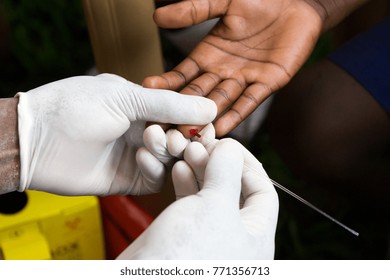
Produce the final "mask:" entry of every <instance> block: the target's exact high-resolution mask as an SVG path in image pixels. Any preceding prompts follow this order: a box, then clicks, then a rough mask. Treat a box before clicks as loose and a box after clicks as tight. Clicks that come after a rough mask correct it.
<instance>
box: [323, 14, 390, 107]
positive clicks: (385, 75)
mask: <svg viewBox="0 0 390 280" xmlns="http://www.w3.org/2000/svg"><path fill="white" fill-rule="evenodd" d="M328 58H329V59H330V60H331V61H333V62H334V63H336V64H337V65H339V66H340V67H341V68H343V69H344V70H345V71H347V72H348V73H349V74H350V75H351V76H353V77H354V78H355V79H356V80H357V81H358V82H359V83H360V84H361V85H362V86H363V87H365V88H366V89H367V90H368V91H369V92H370V94H371V95H372V96H373V97H374V98H375V99H376V100H377V101H378V102H379V103H380V105H381V106H382V107H383V108H384V109H385V110H386V111H387V112H390V18H387V19H386V20H384V21H383V22H381V23H380V24H378V25H376V26H375V27H373V28H372V29H371V30H369V31H368V32H366V33H362V34H360V35H359V36H357V37H355V38H354V39H352V40H351V41H349V42H348V43H346V44H345V45H343V46H341V47H340V48H339V49H337V50H336V51H334V52H332V53H331V54H330V55H329V56H328Z"/></svg>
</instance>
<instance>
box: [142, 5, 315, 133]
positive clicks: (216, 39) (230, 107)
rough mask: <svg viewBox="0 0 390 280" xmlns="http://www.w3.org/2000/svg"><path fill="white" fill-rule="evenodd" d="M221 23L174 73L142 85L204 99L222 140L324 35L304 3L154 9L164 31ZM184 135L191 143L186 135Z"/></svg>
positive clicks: (185, 129)
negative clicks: (215, 111) (214, 108)
mask: <svg viewBox="0 0 390 280" xmlns="http://www.w3.org/2000/svg"><path fill="white" fill-rule="evenodd" d="M217 17H220V21H219V23H218V24H217V25H216V26H215V27H214V28H213V29H212V30H211V32H210V34H209V35H207V36H206V37H205V38H204V39H203V40H202V41H201V42H200V43H199V44H198V45H197V46H196V48H195V49H194V50H193V51H192V53H190V55H189V56H188V57H187V58H186V59H184V60H183V61H182V62H181V63H180V64H179V65H177V66H176V67H175V68H174V69H173V70H172V71H170V72H167V73H164V74H162V75H161V76H153V77H147V78H146V79H145V80H144V82H143V85H144V86H146V87H151V88H164V89H170V90H176V91H177V90H180V92H181V93H183V94H189V95H201V96H207V97H208V98H210V99H212V100H213V101H214V102H215V103H216V104H217V107H218V117H217V121H216V122H215V128H216V133H217V136H218V137H220V136H223V135H225V134H227V133H229V132H230V131H231V130H232V129H234V128H235V127H236V126H238V125H239V124H240V123H241V122H242V121H243V120H244V119H245V118H246V117H248V115H250V114H251V113H252V112H253V111H254V110H255V109H256V108H257V106H259V105H260V104H261V103H262V102H263V101H264V100H265V99H266V98H267V97H269V96H270V95H271V94H272V93H273V92H275V91H277V90H278V89H280V88H281V87H283V86H284V85H286V84H287V82H288V81H289V80H290V79H291V78H292V76H294V75H295V73H296V72H297V71H298V70H299V68H300V67H301V66H302V65H303V63H304V62H305V61H306V59H307V57H308V56H309V55H310V53H311V51H312V49H313V47H314V45H315V43H316V42H317V39H318V37H319V35H320V33H321V31H322V24H323V23H322V20H321V17H320V16H319V14H318V12H316V10H315V9H314V8H313V7H312V6H310V5H309V4H307V3H306V2H305V1H304V0H219V1H213V0H183V1H181V2H179V3H175V4H171V5H167V6H165V7H162V8H159V9H157V10H156V12H155V15H154V19H155V21H156V23H157V24H158V25H159V26H160V27H162V28H183V27H188V26H191V25H195V24H198V23H201V22H203V21H206V20H208V19H212V18H217ZM190 128H193V127H189V126H181V127H179V130H180V131H181V132H182V133H183V134H184V135H185V136H187V137H189V136H190V135H189V129H190Z"/></svg>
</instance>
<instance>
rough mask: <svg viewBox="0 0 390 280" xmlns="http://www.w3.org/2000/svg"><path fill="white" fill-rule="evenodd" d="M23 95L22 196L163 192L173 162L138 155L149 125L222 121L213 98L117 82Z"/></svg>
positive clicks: (76, 81)
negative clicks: (27, 193) (166, 167)
mask: <svg viewBox="0 0 390 280" xmlns="http://www.w3.org/2000/svg"><path fill="white" fill-rule="evenodd" d="M18 95H19V105H18V125H19V138H20V140H19V142H20V154H21V156H20V158H21V185H20V188H19V191H24V190H26V189H35V190H42V191H47V192H51V193H57V194H62V195H109V194H134V195H139V194H146V193H154V192H158V191H159V189H160V187H161V186H162V184H163V182H164V177H165V170H164V163H166V162H164V157H160V160H162V161H163V162H161V161H160V160H159V159H157V158H156V157H155V156H153V155H152V154H151V153H150V152H149V151H148V150H147V149H146V148H144V147H142V148H140V149H138V148H139V147H140V146H141V145H142V142H143V141H142V135H143V132H144V127H145V121H155V122H156V121H158V122H163V123H164V122H166V123H176V124H188V123H191V124H207V123H209V122H211V121H212V120H213V119H214V117H215V115H216V106H215V104H214V103H213V102H211V101H210V100H207V99H206V98H200V97H197V98H196V97H187V96H184V95H181V94H178V93H175V92H171V91H167V90H157V89H145V88H143V87H141V86H139V85H136V84H133V83H131V82H129V81H127V80H125V79H123V78H121V77H119V76H116V75H111V74H103V75H99V76H96V77H92V76H79V77H72V78H68V79H64V80H60V81H56V82H53V83H50V84H47V85H44V86H41V87H39V88H36V89H33V90H30V91H28V92H26V93H18ZM145 137H146V138H147V136H145ZM146 140H148V139H146ZM137 149H138V151H137ZM166 160H169V158H167V159H166Z"/></svg>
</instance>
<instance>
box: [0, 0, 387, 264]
mask: <svg viewBox="0 0 390 280" xmlns="http://www.w3.org/2000/svg"><path fill="white" fill-rule="evenodd" d="M162 2H164V1H162ZM372 2H373V3H372V4H370V5H368V6H364V7H363V9H364V10H363V9H361V10H359V11H357V12H355V13H354V14H353V15H351V16H350V17H349V18H348V19H347V20H346V21H345V22H344V23H343V24H341V25H340V26H339V27H338V28H336V29H335V30H332V31H331V32H328V33H326V34H324V35H323V36H322V38H321V39H320V41H319V42H318V45H317V47H316V49H315V51H314V53H313V55H312V57H311V58H310V59H309V61H308V64H309V63H312V62H314V61H316V60H317V59H319V58H321V57H323V56H324V55H326V54H327V53H328V52H329V51H330V50H332V49H333V48H334V47H336V46H337V45H339V44H341V43H342V42H344V41H345V40H347V39H349V38H351V37H352V36H353V35H354V34H356V33H358V32H360V31H361V30H365V29H367V28H368V27H369V26H370V25H371V24H372V23H374V22H377V21H378V20H379V19H381V18H383V17H384V16H385V15H386V14H389V3H388V0H377V1H372ZM160 4H161V3H160ZM161 34H162V36H161V46H162V51H163V57H164V65H165V70H169V69H171V68H172V67H174V66H175V65H176V64H177V63H179V62H180V61H181V60H182V59H183V58H184V57H185V53H184V52H183V51H182V50H181V48H180V46H178V45H177V44H174V43H172V41H171V40H169V38H167V37H166V36H164V32H161ZM0 62H1V63H0V97H2V98H4V97H12V96H14V94H15V93H16V92H18V91H27V90H29V89H32V88H34V87H37V86H40V85H42V84H45V83H48V82H51V81H55V80H58V79H61V78H66V77H69V76H74V75H83V74H85V73H88V72H89V71H91V69H93V67H94V57H93V53H92V48H91V44H90V39H89V35H88V31H87V27H86V22H85V16H84V13H83V7H82V3H81V0H69V1H62V0H35V1H29V0H0ZM244 144H245V145H246V146H247V147H248V148H249V149H250V150H251V151H252V152H253V153H254V154H255V155H256V156H257V157H258V158H259V160H260V161H261V162H262V163H263V165H264V167H265V169H266V170H267V172H268V173H269V175H270V177H271V178H273V179H274V180H276V181H278V182H279V183H281V184H283V185H285V186H286V187H288V188H289V189H291V190H292V191H294V192H296V193H298V194H299V195H301V196H302V197H304V198H305V199H307V200H308V201H310V202H311V203H313V204H314V205H316V206H318V207H319V208H321V209H322V210H324V211H325V212H328V213H329V214H331V215H332V216H334V217H335V218H337V219H339V220H341V221H342V222H343V223H345V224H347V225H348V226H350V227H351V228H353V229H354V230H356V231H358V232H359V233H360V236H359V237H355V236H353V235H352V234H350V233H348V232H347V231H345V230H343V229H342V228H340V227H339V226H337V225H336V224H334V223H332V222H330V221H328V220H327V219H325V218H323V217H322V216H320V215H319V214H317V213H316V212H314V211H313V210H311V209H310V208H308V207H307V206H304V205H303V204H302V203H300V202H298V201H297V200H295V199H294V198H292V197H290V196H288V195H286V194H284V193H283V192H280V191H278V193H279V195H280V216H279V224H278V229H277V236H276V259H389V258H390V244H389V240H390V220H389V215H388V211H384V210H383V209H377V208H376V207H375V202H372V203H369V204H362V203H359V202H357V201H354V200H353V199H351V198H350V197H346V196H343V195H341V194H338V193H335V192H331V191H330V190H326V189H313V188H310V186H308V185H306V184H305V183H304V182H302V181H300V180H299V179H298V178H296V177H295V176H294V174H292V172H291V171H290V170H289V169H288V168H287V167H286V166H285V165H284V163H283V162H282V161H281V160H280V158H279V157H278V155H277V153H276V152H275V151H274V150H273V149H272V147H271V145H270V141H269V136H268V131H267V120H266V119H265V120H264V123H263V125H262V126H261V127H260V129H259V130H258V132H257V133H256V135H255V136H254V137H253V138H252V139H247V140H245V141H244ZM389 187H390V186H389Z"/></svg>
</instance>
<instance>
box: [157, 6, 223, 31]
mask: <svg viewBox="0 0 390 280" xmlns="http://www.w3.org/2000/svg"><path fill="white" fill-rule="evenodd" d="M229 3H230V1H212V0H192V1H181V2H179V3H175V4H171V5H167V6H164V7H162V8H159V9H157V10H156V11H155V13H154V16H153V17H154V21H155V22H156V23H157V25H159V26H160V27H162V28H182V27H188V26H191V25H195V24H198V23H201V22H204V21H206V20H208V19H212V18H216V17H219V16H221V15H222V14H224V13H225V12H226V10H227V8H228V5H229Z"/></svg>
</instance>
